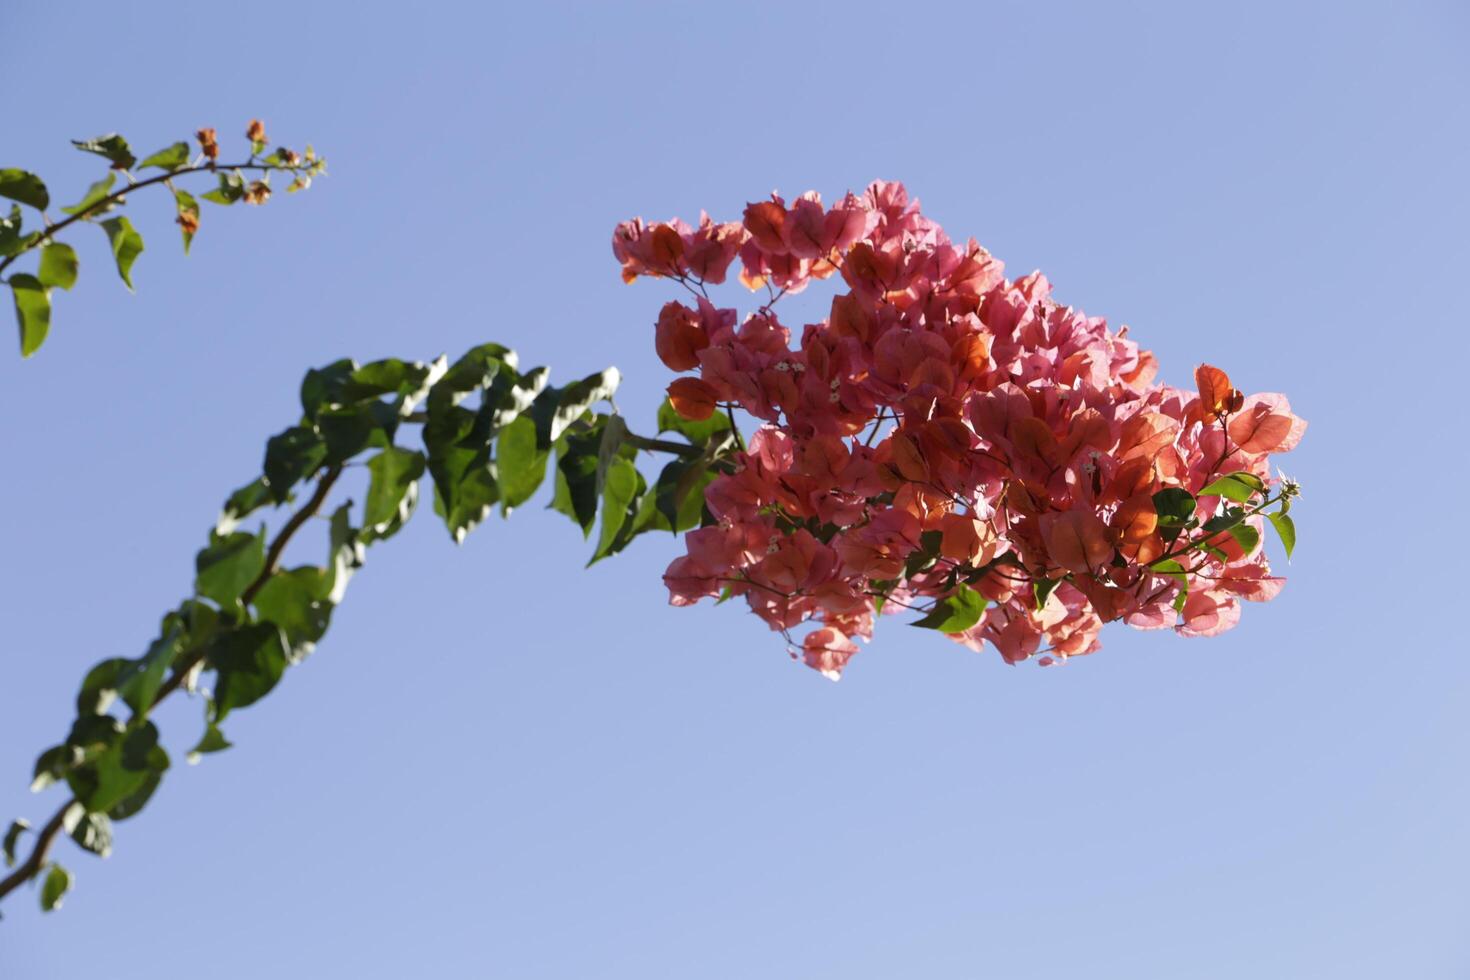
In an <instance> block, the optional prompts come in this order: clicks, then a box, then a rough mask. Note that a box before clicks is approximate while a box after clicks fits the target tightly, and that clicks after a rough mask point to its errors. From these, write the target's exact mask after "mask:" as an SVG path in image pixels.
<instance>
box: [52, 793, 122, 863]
mask: <svg viewBox="0 0 1470 980" xmlns="http://www.w3.org/2000/svg"><path fill="white" fill-rule="evenodd" d="M61 826H62V829H64V830H65V831H66V832H67V833H68V834H70V835H71V839H72V840H74V841H76V842H77V843H78V844H80V845H81V846H82V849H83V850H87V851H91V852H92V853H93V854H95V855H97V856H98V857H107V856H108V855H109V854H111V853H112V821H111V820H109V819H107V814H105V813H88V812H87V809H86V807H83V806H82V805H81V804H79V803H73V804H72V805H71V806H69V807H67V808H66V815H65V816H64V817H63V818H62V824H61Z"/></svg>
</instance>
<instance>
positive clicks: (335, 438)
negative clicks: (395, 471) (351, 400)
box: [316, 401, 400, 464]
mask: <svg viewBox="0 0 1470 980" xmlns="http://www.w3.org/2000/svg"><path fill="white" fill-rule="evenodd" d="M399 421H400V419H399V417H398V412H397V411H396V410H395V409H394V408H393V406H391V405H386V404H384V403H383V402H379V401H369V402H364V403H362V404H359V405H351V406H342V407H340V408H324V409H322V410H321V412H320V413H319V414H318V415H317V419H316V422H317V430H318V431H319V432H321V434H322V440H323V441H324V442H325V443H326V447H327V456H326V462H327V463H329V464H336V463H345V462H346V461H347V460H349V459H351V458H352V457H354V456H356V455H357V454H358V453H360V452H362V451H363V450H364V449H367V448H369V447H371V446H388V445H391V444H392V442H393V435H394V433H395V432H397V430H398V423H399Z"/></svg>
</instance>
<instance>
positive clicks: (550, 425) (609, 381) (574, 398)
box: [531, 368, 622, 449]
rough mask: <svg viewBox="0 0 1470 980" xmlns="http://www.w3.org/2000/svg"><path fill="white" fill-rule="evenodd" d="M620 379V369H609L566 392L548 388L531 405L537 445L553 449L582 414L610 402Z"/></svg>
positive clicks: (584, 379) (579, 382) (586, 378)
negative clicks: (603, 401) (593, 407)
mask: <svg viewBox="0 0 1470 980" xmlns="http://www.w3.org/2000/svg"><path fill="white" fill-rule="evenodd" d="M621 378H622V376H621V375H620V374H619V373H618V369H617V368H608V369H607V370H606V371H599V372H598V373H597V374H592V375H588V376H587V377H585V378H583V379H582V380H581V381H576V382H573V383H572V384H569V385H567V386H566V387H565V388H547V389H546V390H545V391H543V392H541V394H540V395H539V396H537V398H536V401H535V402H534V403H532V405H531V417H532V418H533V419H535V420H536V443H537V445H539V446H541V448H543V449H550V448H551V447H552V445H554V444H555V443H556V441H557V440H558V439H560V438H561V435H562V433H563V432H565V431H566V429H567V426H569V425H571V424H572V423H573V422H575V421H576V420H577V419H579V418H581V416H582V413H583V412H585V411H587V409H588V408H590V407H591V406H592V405H594V404H596V403H597V402H599V401H602V400H603V399H605V398H611V397H612V395H613V392H615V391H617V389H618V382H619V381H620V380H621Z"/></svg>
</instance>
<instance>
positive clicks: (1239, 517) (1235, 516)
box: [1203, 507, 1245, 534]
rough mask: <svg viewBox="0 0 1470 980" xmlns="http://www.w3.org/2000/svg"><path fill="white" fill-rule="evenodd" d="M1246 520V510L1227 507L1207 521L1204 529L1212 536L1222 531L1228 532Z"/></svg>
mask: <svg viewBox="0 0 1470 980" xmlns="http://www.w3.org/2000/svg"><path fill="white" fill-rule="evenodd" d="M1243 520H1245V508H1243V507H1226V508H1225V509H1224V510H1222V511H1221V512H1220V513H1218V514H1216V515H1215V516H1214V517H1212V518H1210V519H1209V520H1207V521H1205V523H1204V525H1203V527H1204V529H1205V530H1206V531H1208V532H1209V533H1211V534H1215V533H1217V532H1220V531H1228V530H1229V529H1230V528H1232V527H1234V526H1235V525H1237V524H1239V523H1240V522H1241V521H1243Z"/></svg>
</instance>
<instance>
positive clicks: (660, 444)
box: [623, 432, 704, 457]
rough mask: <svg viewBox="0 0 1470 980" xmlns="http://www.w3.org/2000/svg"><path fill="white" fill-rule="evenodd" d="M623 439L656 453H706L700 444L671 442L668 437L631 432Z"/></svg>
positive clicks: (686, 454) (691, 455)
mask: <svg viewBox="0 0 1470 980" xmlns="http://www.w3.org/2000/svg"><path fill="white" fill-rule="evenodd" d="M623 441H624V442H626V443H627V444H628V445H630V446H634V447H636V448H638V449H647V450H648V451H649V452H655V453H673V454H674V455H675V456H688V457H694V456H700V455H702V454H703V453H704V450H703V449H700V448H699V447H698V446H695V445H691V444H689V443H684V442H671V441H669V440H668V439H650V438H648V437H647V436H635V435H634V434H633V433H631V432H629V433H628V434H626V435H625V436H623Z"/></svg>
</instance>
